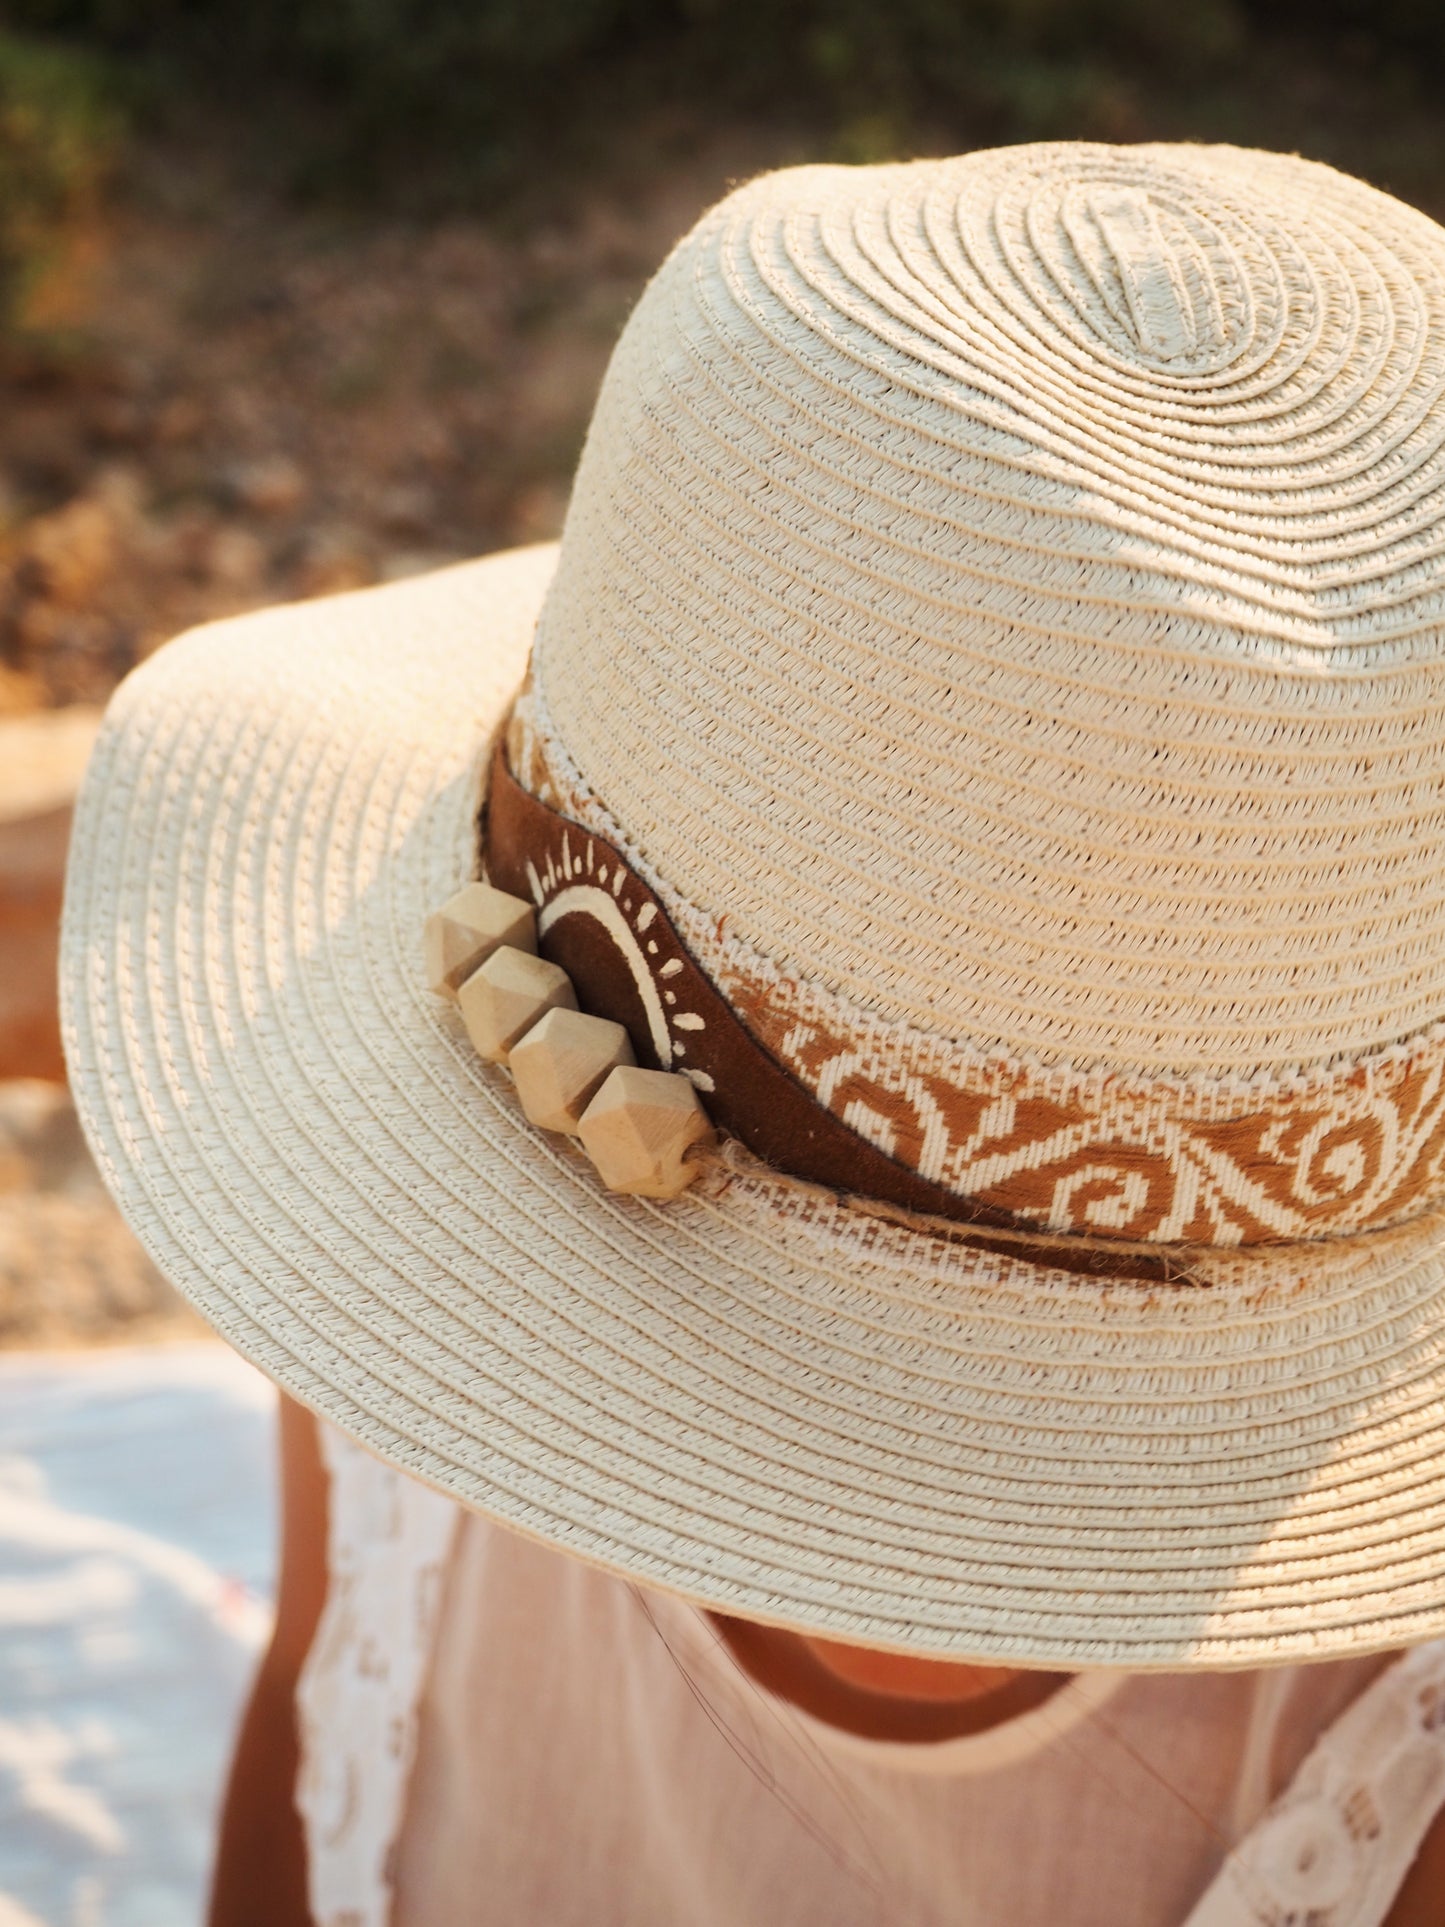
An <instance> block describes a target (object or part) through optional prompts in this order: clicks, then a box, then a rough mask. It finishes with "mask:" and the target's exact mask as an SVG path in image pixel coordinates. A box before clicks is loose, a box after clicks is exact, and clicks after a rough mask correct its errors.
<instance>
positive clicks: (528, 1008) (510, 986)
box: [457, 944, 577, 1064]
mask: <svg viewBox="0 0 1445 1927" xmlns="http://www.w3.org/2000/svg"><path fill="white" fill-rule="evenodd" d="M457 1002H458V1004H459V1005H460V1006H461V1012H462V1020H463V1022H464V1023H465V1024H466V1027H467V1035H468V1037H470V1038H471V1040H472V1042H473V1043H474V1044H475V1045H476V1047H477V1051H478V1053H479V1054H480V1055H481V1056H482V1057H485V1058H486V1059H487V1061H488V1062H489V1063H492V1064H505V1063H506V1061H507V1057H508V1053H509V1052H510V1051H511V1048H512V1046H513V1044H515V1043H516V1041H517V1039H518V1038H519V1037H521V1036H524V1035H525V1034H526V1032H527V1031H529V1030H530V1029H531V1028H532V1026H533V1024H535V1023H536V1021H537V1019H538V1018H539V1017H541V1016H542V1015H543V1014H544V1012H546V1011H549V1010H555V1009H556V1008H557V1007H558V1005H565V1006H566V1008H567V1009H568V1010H575V1009H576V1008H577V999H576V997H575V996H574V995H573V992H572V979H571V978H570V977H569V976H568V975H567V972H566V971H565V970H562V969H560V968H559V967H558V966H557V965H556V964H554V963H548V962H547V959H546V958H545V957H533V956H530V955H529V954H528V953H527V952H526V951H525V950H518V949H517V948H516V947H515V946H514V945H512V944H503V946H502V947H501V949H500V950H494V951H493V952H492V954H491V956H490V957H488V959H487V961H486V962H485V963H484V964H483V965H482V967H481V969H480V970H474V971H473V972H472V974H471V976H470V977H468V978H467V980H466V982H465V983H464V984H463V985H462V987H461V989H460V990H459V991H458V992H457Z"/></svg>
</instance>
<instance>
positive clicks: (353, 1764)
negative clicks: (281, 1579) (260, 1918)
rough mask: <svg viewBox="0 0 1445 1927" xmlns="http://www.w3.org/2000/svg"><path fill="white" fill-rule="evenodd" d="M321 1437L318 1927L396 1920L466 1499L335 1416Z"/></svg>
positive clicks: (309, 1757)
mask: <svg viewBox="0 0 1445 1927" xmlns="http://www.w3.org/2000/svg"><path fill="white" fill-rule="evenodd" d="M320 1437H321V1449H322V1457H323V1459H324V1460H325V1463H326V1469H327V1472H328V1473H329V1475H330V1500H329V1526H328V1535H327V1569H328V1576H327V1595H326V1605H325V1608H324V1610H323V1612H322V1615H321V1621H320V1624H319V1625H318V1627H317V1629H316V1637H315V1639H314V1640H313V1641H312V1645H311V1651H310V1653H309V1654H308V1655H307V1659H306V1663H305V1665H304V1666H303V1668H302V1670H301V1677H300V1680H299V1682H298V1684H297V1689H296V1716H297V1718H296V1723H297V1731H298V1737H299V1740H300V1750H301V1766H300V1772H299V1775H298V1778H297V1786H296V1804H297V1806H298V1808H299V1809H300V1813H301V1821H302V1826H303V1828H304V1830H305V1835H306V1848H307V1863H308V1885H309V1898H310V1905H311V1917H312V1919H313V1921H315V1923H316V1927H386V1924H387V1921H388V1919H389V1917H390V1912H391V1888H392V1856H393V1852H394V1848H395V1844H396V1839H397V1836H398V1833H399V1831H400V1828H401V1821H402V1815H403V1810H404V1806H405V1801H406V1789H407V1781H408V1778H409V1777H410V1773H411V1766H412V1759H413V1756H414V1753H415V1747H416V1723H417V1707H418V1705H419V1702H420V1699H421V1692H422V1687H423V1685H424V1683H425V1675H426V1669H427V1665H428V1663H429V1661H430V1657H431V1649H432V1639H433V1635H434V1633H435V1630H436V1621H437V1611H438V1607H439V1605H440V1601H441V1591H442V1579H443V1576H444V1574H445V1570H446V1563H447V1558H448V1554H449V1553H450V1550H451V1544H452V1537H453V1533H454V1530H455V1526H456V1520H457V1514H458V1508H457V1506H456V1505H455V1503H454V1502H453V1501H452V1500H450V1499H444V1498H442V1497H441V1496H440V1495H439V1494H438V1493H435V1492H431V1491H429V1490H428V1489H427V1488H426V1487H425V1486H422V1485H418V1484H417V1483H416V1482H415V1481H414V1480H412V1479H408V1478H406V1477H405V1476H404V1475H403V1474H401V1473H399V1472H395V1471H393V1470H392V1469H391V1467H390V1466H387V1465H383V1464H382V1463H381V1461H380V1460H379V1459H376V1458H373V1457H372V1456H371V1454H370V1453H369V1452H366V1451H363V1450H362V1448H361V1447H360V1446H358V1445H354V1444H353V1443H352V1442H351V1440H350V1439H347V1438H345V1437H344V1436H343V1435H342V1434H341V1433H340V1432H337V1431H336V1430H334V1429H333V1428H332V1427H331V1426H329V1425H323V1426H321V1427H320Z"/></svg>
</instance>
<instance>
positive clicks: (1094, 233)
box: [1053, 182, 1243, 373]
mask: <svg viewBox="0 0 1445 1927" xmlns="http://www.w3.org/2000/svg"><path fill="white" fill-rule="evenodd" d="M1169 215H1170V210H1169V209H1168V208H1167V207H1164V206H1160V205H1158V204H1156V203H1155V201H1153V200H1152V199H1151V197H1150V195H1149V194H1148V192H1147V190H1145V189H1144V188H1139V187H1132V186H1129V185H1127V184H1121V185H1118V186H1115V185H1112V184H1107V183H1105V184H1100V183H1096V182H1090V183H1088V184H1087V185H1084V186H1079V187H1071V188H1068V189H1066V190H1065V192H1064V193H1063V195H1062V196H1061V197H1060V199H1059V204H1058V207H1057V210H1056V213H1055V223H1056V226H1057V229H1058V233H1057V234H1056V236H1055V237H1053V238H1054V241H1055V260H1059V258H1060V257H1063V259H1062V262H1061V264H1060V265H1061V272H1060V287H1061V291H1062V292H1063V293H1064V295H1065V296H1066V297H1067V298H1068V299H1069V300H1070V301H1071V302H1072V303H1073V304H1074V306H1075V307H1076V308H1077V309H1078V310H1079V312H1080V314H1082V315H1083V316H1084V317H1085V319H1087V320H1091V321H1093V323H1094V325H1095V326H1096V327H1097V328H1098V330H1099V332H1100V333H1101V334H1102V335H1103V336H1104V339H1105V340H1108V339H1109V338H1110V336H1111V335H1112V334H1113V333H1115V332H1118V333H1122V334H1123V336H1124V338H1125V340H1126V342H1127V343H1129V344H1130V345H1132V347H1133V348H1134V349H1135V351H1136V352H1137V354H1138V355H1139V356H1140V358H1141V359H1143V360H1146V361H1151V362H1158V363H1163V364H1166V365H1168V364H1174V363H1187V364H1188V366H1189V367H1190V369H1191V371H1192V372H1195V373H1197V372H1199V371H1200V370H1201V369H1202V368H1205V367H1217V366H1218V365H1219V363H1220V361H1221V360H1222V359H1225V358H1227V357H1228V354H1229V351H1230V350H1231V349H1232V348H1234V347H1235V346H1236V345H1237V335H1238V333H1239V326H1240V322H1241V320H1242V310H1243V304H1242V302H1241V301H1240V299H1239V295H1240V290H1239V288H1238V285H1237V284H1238V279H1239V277H1238V275H1237V274H1231V273H1230V272H1229V269H1230V267H1231V266H1232V263H1231V262H1230V261H1229V258H1228V254H1227V251H1226V250H1225V249H1224V248H1223V247H1222V246H1221V245H1220V244H1219V241H1218V237H1217V236H1215V235H1213V234H1209V235H1207V236H1205V237H1202V238H1203V241H1204V244H1203V245H1201V244H1200V241H1201V237H1199V236H1197V235H1196V234H1191V233H1190V231H1189V229H1188V227H1187V226H1185V225H1184V224H1183V223H1182V222H1180V221H1178V220H1177V218H1176V219H1174V220H1170V218H1169ZM1069 254H1072V257H1073V259H1072V260H1069V259H1068V256H1069ZM1100 305H1102V306H1103V308H1104V311H1105V314H1106V316H1107V322H1108V324H1112V326H1100V323H1099V321H1098V320H1095V319H1094V318H1095V316H1096V314H1097V310H1098V307H1099V306H1100ZM1231 324H1232V325H1231Z"/></svg>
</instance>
